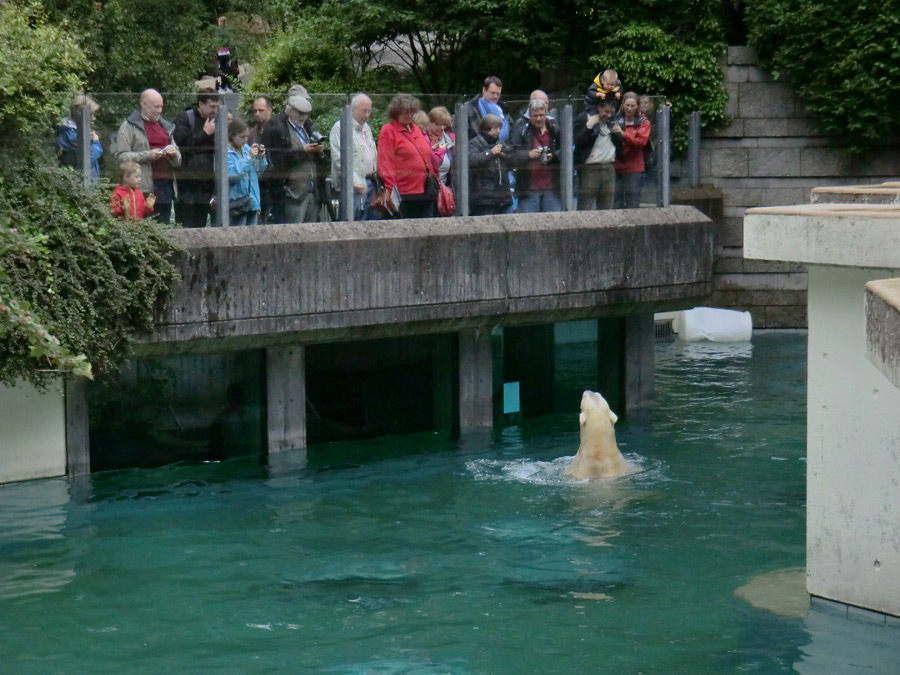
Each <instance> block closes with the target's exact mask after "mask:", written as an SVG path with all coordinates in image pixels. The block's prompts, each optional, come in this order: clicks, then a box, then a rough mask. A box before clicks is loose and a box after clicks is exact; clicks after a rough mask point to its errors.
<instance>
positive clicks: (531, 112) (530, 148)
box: [512, 98, 562, 213]
mask: <svg viewBox="0 0 900 675" xmlns="http://www.w3.org/2000/svg"><path fill="white" fill-rule="evenodd" d="M547 108H548V106H547V103H546V102H545V101H542V100H541V99H539V98H533V99H531V101H529V102H528V124H526V125H525V126H523V127H522V128H521V129H517V130H516V131H515V133H514V134H513V139H512V143H513V154H514V156H515V163H516V167H517V169H518V171H517V172H516V193H517V194H518V195H519V204H518V208H517V212H518V213H547V212H549V211H562V204H561V202H560V197H559V140H560V139H559V137H560V132H559V125H558V124H556V121H555V120H552V119H550V118H549V117H548V116H547V112H548V111H547Z"/></svg>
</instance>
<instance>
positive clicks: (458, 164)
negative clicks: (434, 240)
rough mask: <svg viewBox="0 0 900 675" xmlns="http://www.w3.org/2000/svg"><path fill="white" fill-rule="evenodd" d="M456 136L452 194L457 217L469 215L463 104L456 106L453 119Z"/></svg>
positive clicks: (467, 134) (467, 123) (467, 149)
mask: <svg viewBox="0 0 900 675" xmlns="http://www.w3.org/2000/svg"><path fill="white" fill-rule="evenodd" d="M453 126H454V132H455V134H456V154H455V155H454V156H455V158H456V160H455V161H454V162H453V164H454V169H455V172H454V178H455V180H456V182H455V184H454V186H453V187H454V192H455V193H456V214H455V215H457V216H468V215H469V115H468V111H467V109H466V105H465V103H464V102H463V103H457V104H456V115H455V116H454V118H453Z"/></svg>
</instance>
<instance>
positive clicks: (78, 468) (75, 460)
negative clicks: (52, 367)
mask: <svg viewBox="0 0 900 675" xmlns="http://www.w3.org/2000/svg"><path fill="white" fill-rule="evenodd" d="M87 387H88V379H87V378H85V377H67V378H66V471H67V473H68V474H69V476H70V477H74V476H82V475H85V474H89V473H90V472H91V442H90V433H89V428H88V402H87Z"/></svg>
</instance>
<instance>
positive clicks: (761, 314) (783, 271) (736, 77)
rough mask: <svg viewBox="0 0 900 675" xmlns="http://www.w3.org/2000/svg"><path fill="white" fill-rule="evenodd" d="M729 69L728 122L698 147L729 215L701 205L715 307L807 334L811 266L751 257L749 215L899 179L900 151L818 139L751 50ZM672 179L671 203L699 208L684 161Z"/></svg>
mask: <svg viewBox="0 0 900 675" xmlns="http://www.w3.org/2000/svg"><path fill="white" fill-rule="evenodd" d="M722 68H723V71H724V74H725V86H726V88H727V89H728V92H729V100H728V106H727V110H726V113H727V114H728V116H729V118H730V122H729V123H728V124H727V125H725V126H722V127H720V128H717V129H706V130H704V134H703V140H702V145H701V150H700V177H701V183H702V184H703V185H704V186H707V187H709V188H713V189H715V190H717V191H718V192H719V193H720V195H721V209H720V210H719V212H717V213H711V212H710V211H707V210H705V209H704V208H703V207H702V206H699V205H697V206H698V208H700V210H701V211H704V213H706V214H707V215H709V216H710V217H711V218H713V220H714V221H715V222H716V223H717V242H716V257H717V260H716V266H715V272H716V276H715V280H714V289H715V290H714V292H713V296H712V297H711V298H710V304H711V305H712V306H716V307H726V308H731V309H741V310H749V311H750V312H751V313H752V314H753V323H754V325H755V326H756V327H758V328H763V327H766V328H787V327H805V326H806V270H805V267H804V266H802V265H797V264H791V263H777V262H764V263H763V262H759V261H747V260H744V258H743V239H744V232H743V218H744V211H745V210H746V209H748V208H751V207H755V206H781V205H788V204H803V203H808V202H809V201H810V195H811V192H812V190H813V188H816V187H823V186H838V185H861V184H874V183H883V182H886V181H890V180H896V179H897V177H898V176H900V153H898V152H897V149H896V148H893V147H889V148H882V149H880V150H878V151H876V152H873V153H871V154H870V155H869V156H866V157H865V158H860V159H856V160H853V159H851V158H849V157H848V156H847V155H846V154H844V153H842V152H841V151H840V150H838V149H837V148H836V147H834V145H835V144H834V141H833V139H831V138H828V137H826V136H824V135H823V134H822V133H821V132H819V130H818V129H817V127H816V123H815V120H814V119H813V118H812V117H811V116H810V114H809V113H808V112H807V111H806V110H804V108H803V105H802V103H801V102H800V100H799V99H798V98H797V97H796V95H795V94H794V92H793V89H792V88H791V86H790V84H789V83H787V82H781V81H773V80H772V79H771V78H769V76H768V75H767V74H766V73H765V72H764V71H763V70H761V69H760V68H759V67H758V66H757V59H756V54H755V52H754V51H753V50H752V49H750V48H749V47H729V48H728V50H727V52H726V53H725V54H724V55H723V58H722ZM672 174H673V184H672V195H673V202H674V203H679V204H680V203H691V204H693V203H694V202H693V200H692V196H691V195H692V194H693V191H691V190H686V187H685V186H686V185H687V176H688V175H689V172H688V168H687V164H686V162H685V163H684V164H682V165H680V166H673V168H672ZM695 205H696V204H695ZM714 211H715V209H714Z"/></svg>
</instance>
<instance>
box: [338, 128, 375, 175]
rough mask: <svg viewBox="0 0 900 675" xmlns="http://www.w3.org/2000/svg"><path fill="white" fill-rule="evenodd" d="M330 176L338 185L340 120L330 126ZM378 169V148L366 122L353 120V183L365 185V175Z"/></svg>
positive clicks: (339, 170)
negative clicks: (361, 122)
mask: <svg viewBox="0 0 900 675" xmlns="http://www.w3.org/2000/svg"><path fill="white" fill-rule="evenodd" d="M328 137H329V139H330V140H331V177H332V180H334V182H335V185H337V186H340V179H341V121H340V120H338V121H337V122H335V123H334V126H333V127H331V133H329V134H328ZM377 169H378V150H377V149H376V147H375V138H374V136H372V129H371V128H370V127H369V123H368V122H364V123H363V124H360V123H359V122H357V121H356V120H353V184H354V185H365V184H366V176H368V175H369V174H371V173H375V171H376V170H377Z"/></svg>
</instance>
